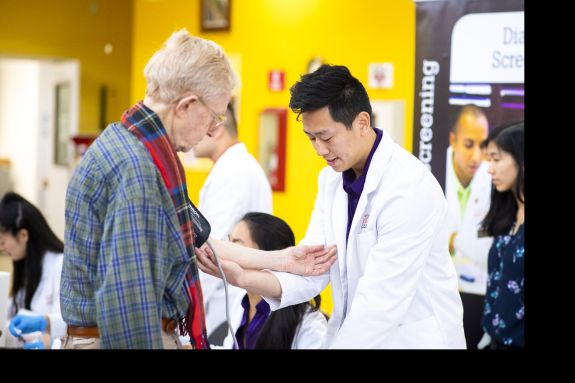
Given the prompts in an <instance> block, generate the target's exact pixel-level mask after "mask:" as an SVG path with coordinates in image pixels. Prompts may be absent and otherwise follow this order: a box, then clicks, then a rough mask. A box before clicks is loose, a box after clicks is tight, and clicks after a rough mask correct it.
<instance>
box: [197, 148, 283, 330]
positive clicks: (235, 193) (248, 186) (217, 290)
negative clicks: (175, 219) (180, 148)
mask: <svg viewBox="0 0 575 383" xmlns="http://www.w3.org/2000/svg"><path fill="white" fill-rule="evenodd" d="M198 207H199V209H200V211H201V212H202V214H203V215H204V216H205V217H206V219H207V220H208V222H210V226H211V234H210V235H211V236H212V237H214V238H218V239H227V237H228V234H229V233H230V231H231V229H232V228H233V227H234V226H235V225H236V224H237V223H238V222H239V220H240V219H241V218H242V216H244V215H245V214H246V213H248V212H263V213H269V214H271V213H272V190H271V187H270V184H269V182H268V179H267V177H266V175H265V173H264V171H263V169H262V168H261V166H260V165H259V163H258V162H257V161H256V159H255V158H254V157H253V156H252V155H251V154H250V153H249V152H248V151H247V149H246V146H245V145H244V144H243V143H237V144H235V145H232V146H230V147H229V148H228V149H227V150H226V151H225V152H224V153H223V154H222V155H221V156H220V158H218V160H217V161H216V163H215V164H214V166H213V167H212V169H211V171H210V174H209V175H208V177H207V179H206V182H205V183H204V185H203V186H202V189H201V190H200V202H199V206H198ZM200 281H201V284H202V293H203V296H204V306H205V312H206V329H207V332H208V335H209V334H211V332H212V331H213V330H215V329H216V328H217V327H218V325H220V324H221V323H222V322H224V321H226V308H225V302H226V301H225V292H224V283H223V281H222V280H221V279H220V278H216V277H212V276H211V275H208V274H205V273H204V272H202V271H201V270H200ZM228 293H229V295H230V302H234V301H235V300H236V298H237V297H243V296H244V294H245V293H246V291H245V290H243V289H240V288H238V287H235V286H232V285H228Z"/></svg>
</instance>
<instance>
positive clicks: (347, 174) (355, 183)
mask: <svg viewBox="0 0 575 383" xmlns="http://www.w3.org/2000/svg"><path fill="white" fill-rule="evenodd" d="M373 130H374V131H375V134H376V137H375V141H374V143H373V146H372V148H371V151H370V152H369V156H368V157H367V160H366V161H365V166H364V167H363V172H362V173H361V175H360V176H359V177H358V178H357V179H356V178H355V172H354V171H353V169H347V170H346V171H344V172H343V173H342V177H343V189H344V190H345V191H346V193H347V194H350V195H352V196H355V197H359V196H360V195H361V192H362V191H363V186H364V185H365V179H366V177H367V171H368V170H369V165H370V164H371V159H372V158H373V154H374V153H375V151H376V149H377V147H378V145H379V143H380V142H381V137H383V132H382V131H381V130H379V129H377V128H373Z"/></svg>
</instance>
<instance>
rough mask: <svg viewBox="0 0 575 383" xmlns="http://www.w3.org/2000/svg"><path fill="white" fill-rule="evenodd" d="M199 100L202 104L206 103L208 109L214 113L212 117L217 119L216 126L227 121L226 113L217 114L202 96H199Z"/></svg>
mask: <svg viewBox="0 0 575 383" xmlns="http://www.w3.org/2000/svg"><path fill="white" fill-rule="evenodd" d="M198 100H199V101H200V102H201V103H202V105H204V106H205V107H206V108H208V110H209V111H210V112H211V113H212V117H213V118H214V120H215V121H216V126H221V125H222V124H223V123H224V122H226V114H225V113H224V114H217V113H216V112H215V111H214V110H213V109H212V108H210V107H209V105H208V104H206V103H205V101H204V100H202V98H201V97H199V96H198Z"/></svg>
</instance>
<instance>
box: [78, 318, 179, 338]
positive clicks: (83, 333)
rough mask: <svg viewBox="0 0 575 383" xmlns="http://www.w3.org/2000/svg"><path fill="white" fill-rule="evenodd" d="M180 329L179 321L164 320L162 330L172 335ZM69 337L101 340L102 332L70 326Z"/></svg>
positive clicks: (94, 327) (96, 327)
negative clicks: (177, 328)
mask: <svg viewBox="0 0 575 383" xmlns="http://www.w3.org/2000/svg"><path fill="white" fill-rule="evenodd" d="M176 327H178V321H177V320H175V319H166V318H162V330H164V331H165V332H167V333H172V332H174V331H175V330H176ZM68 335H70V336H80V337H84V338H99V337H100V332H99V331H98V326H89V327H82V326H71V325H68Z"/></svg>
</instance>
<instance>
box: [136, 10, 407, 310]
mask: <svg viewBox="0 0 575 383" xmlns="http://www.w3.org/2000/svg"><path fill="white" fill-rule="evenodd" d="M184 27H185V28H187V29H188V30H189V31H190V33H192V34H196V35H199V36H201V37H204V38H209V39H212V40H214V41H216V42H217V43H219V44H220V45H221V46H222V47H223V48H224V49H225V50H226V51H227V52H229V53H232V54H237V55H239V56H240V58H241V73H240V76H241V81H242V85H243V86H242V89H241V94H240V95H241V104H240V113H239V114H240V121H239V130H240V139H241V140H242V141H244V142H245V143H246V145H247V147H248V150H249V151H250V152H251V153H253V154H254V155H255V154H256V153H257V124H258V113H259V112H260V111H261V110H263V109H264V108H268V107H286V108H287V105H288V104H289V86H291V85H292V84H293V83H294V82H295V81H297V80H298V79H299V76H300V75H301V74H302V73H305V71H306V66H307V63H308V61H309V60H310V59H311V58H312V57H314V56H317V55H319V56H322V57H323V58H324V60H325V61H327V62H328V63H331V64H342V65H346V66H347V67H349V69H350V70H351V72H352V74H354V76H355V77H357V78H358V79H359V80H360V81H361V82H362V83H364V85H367V66H368V63H370V62H391V63H393V64H394V72H395V73H394V75H395V85H394V87H393V89H391V90H370V89H368V93H369V96H370V98H371V99H402V100H404V101H405V108H406V111H407V112H406V119H405V121H406V126H405V128H406V134H405V143H406V147H407V148H408V149H409V150H411V146H412V132H411V126H412V119H413V116H412V110H413V82H414V76H413V65H414V61H415V6H414V4H413V1H412V0H377V1H374V0H355V1H350V0H273V1H270V0H241V1H233V2H232V19H231V30H230V31H229V32H210V33H203V34H202V33H200V28H199V1H198V0H196V1H191V0H154V1H151V0H134V34H133V36H134V40H133V42H134V44H133V57H132V68H133V72H132V93H131V96H132V101H133V102H135V101H138V100H140V99H142V97H143V95H144V91H145V80H144V78H143V74H142V72H143V68H144V66H145V64H146V62H147V60H148V59H149V58H150V56H151V55H152V54H153V53H154V51H156V50H157V49H158V48H160V46H161V44H162V43H163V41H164V40H165V39H166V38H167V37H168V36H169V35H170V34H171V33H172V32H173V31H175V30H178V29H180V28H184ZM276 68H277V69H281V70H284V71H285V72H286V89H285V90H284V91H282V92H279V93H274V92H271V91H269V90H268V89H267V74H268V71H269V70H270V69H276ZM287 135H288V138H287V167H286V173H287V174H286V191H285V192H283V193H274V200H273V202H274V214H275V215H277V216H279V217H281V218H283V219H285V220H286V221H287V222H288V223H289V224H290V226H291V227H292V228H293V230H294V233H295V235H296V240H298V241H299V240H300V239H301V238H302V237H303V235H304V234H305V230H306V227H307V223H308V220H309V217H310V215H311V211H312V208H313V202H314V198H315V193H316V191H317V174H318V172H319V171H320V170H321V169H322V168H323V167H324V166H325V162H324V161H323V160H322V159H321V158H319V157H317V156H316V155H315V152H314V150H313V148H312V146H311V145H310V143H309V141H308V139H307V138H306V136H305V135H304V134H303V133H302V126H301V123H298V122H296V121H295V115H294V114H293V113H292V112H291V111H290V112H289V113H288V133H287ZM206 174H207V170H194V169H189V168H188V169H187V177H188V185H189V191H190V197H191V198H192V200H193V201H195V202H197V196H198V191H199V189H200V187H201V185H202V183H203V181H204V180H205V177H206ZM322 295H323V298H324V303H322V307H323V308H324V309H326V312H331V307H332V303H331V296H330V294H322Z"/></svg>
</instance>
